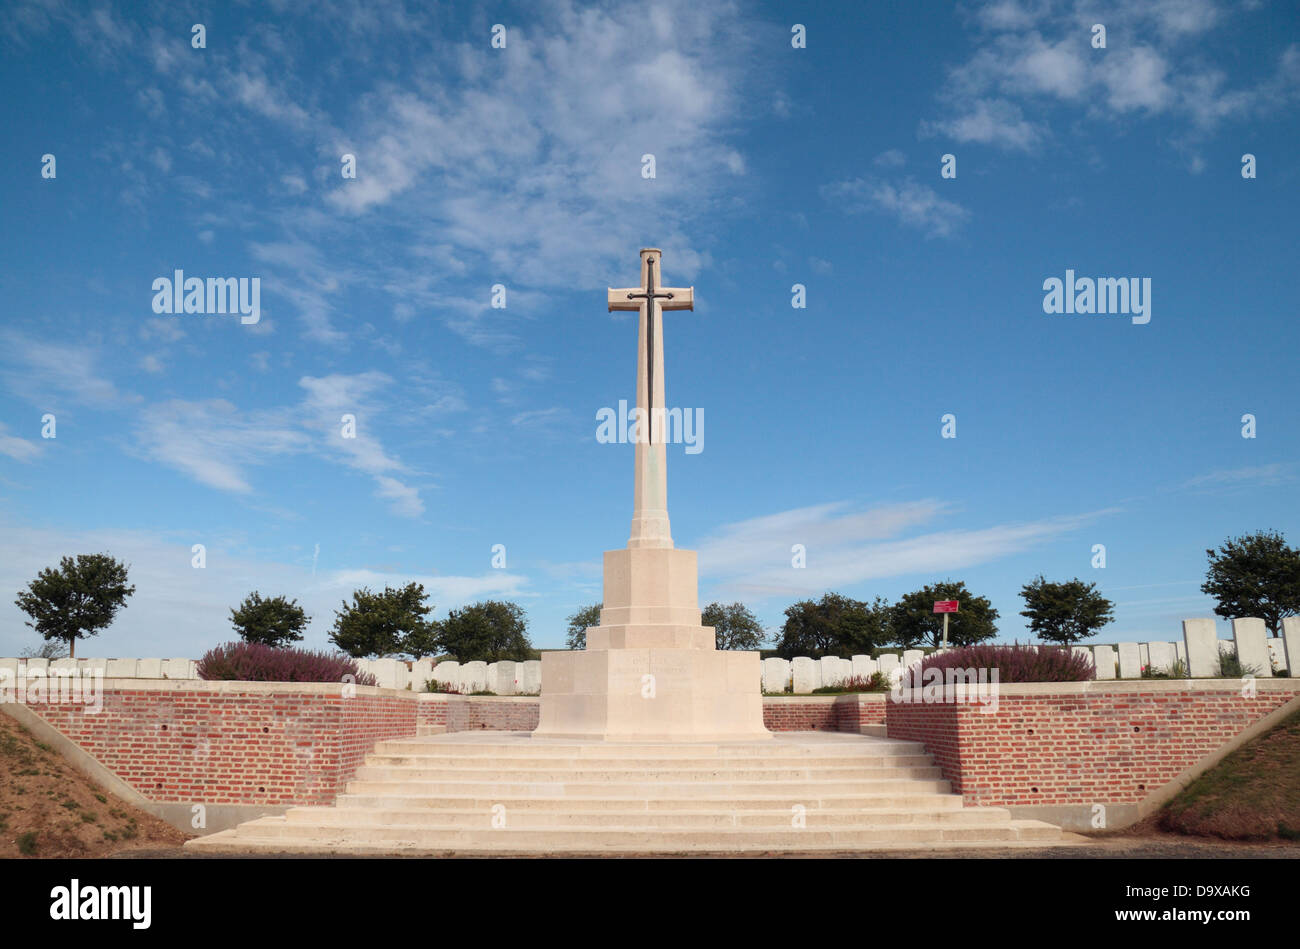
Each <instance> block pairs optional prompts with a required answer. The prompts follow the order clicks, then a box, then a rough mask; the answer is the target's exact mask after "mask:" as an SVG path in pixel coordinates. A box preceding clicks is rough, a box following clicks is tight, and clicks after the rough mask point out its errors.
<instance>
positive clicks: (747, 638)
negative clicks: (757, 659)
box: [700, 603, 767, 650]
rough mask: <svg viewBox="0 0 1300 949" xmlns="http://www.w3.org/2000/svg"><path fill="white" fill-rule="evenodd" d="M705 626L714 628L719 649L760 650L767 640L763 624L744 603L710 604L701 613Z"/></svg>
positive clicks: (702, 623) (702, 622) (701, 619)
mask: <svg viewBox="0 0 1300 949" xmlns="http://www.w3.org/2000/svg"><path fill="white" fill-rule="evenodd" d="M700 622H701V625H703V626H712V627H713V634H714V640H715V641H716V645H717V648H718V649H749V650H754V649H760V648H762V646H763V641H764V640H765V639H766V638H767V637H766V636H765V635H764V633H763V624H762V623H760V622H759V621H758V617H757V616H755V615H754V614H753V613H751V612H750V611H749V608H748V607H747V606H745V604H744V603H731V604H726V605H724V604H722V603H710V604H709V605H708V606H706V607H705V608H704V609H703V610H702V611H701V613H700Z"/></svg>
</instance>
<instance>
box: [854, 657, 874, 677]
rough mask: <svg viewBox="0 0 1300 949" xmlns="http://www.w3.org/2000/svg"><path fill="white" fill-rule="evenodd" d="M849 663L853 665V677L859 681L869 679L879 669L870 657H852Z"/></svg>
mask: <svg viewBox="0 0 1300 949" xmlns="http://www.w3.org/2000/svg"><path fill="white" fill-rule="evenodd" d="M850 662H852V663H853V675H854V676H855V677H856V678H859V679H870V678H871V677H872V676H873V675H875V674H876V670H877V669H878V668H880V667H879V666H877V665H876V660H874V659H872V658H871V657H870V656H854V657H853V658H852V659H851V660H850Z"/></svg>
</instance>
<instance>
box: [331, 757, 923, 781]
mask: <svg viewBox="0 0 1300 949" xmlns="http://www.w3.org/2000/svg"><path fill="white" fill-rule="evenodd" d="M942 777H943V772H942V771H941V770H940V769H939V768H937V767H935V766H934V765H927V766H924V767H921V766H915V765H909V766H906V767H894V766H891V765H879V766H876V767H868V768H863V767H856V766H855V767H848V768H840V767H829V766H823V767H819V768H795V767H759V766H758V764H757V763H755V764H752V765H750V766H748V767H746V766H743V765H741V766H719V767H717V768H710V769H696V768H627V767H624V768H576V767H575V768H553V767H547V768H521V769H518V770H516V769H511V768H499V769H498V768H493V767H489V766H487V763H486V762H484V765H483V766H481V767H479V768H475V769H469V768H425V767H418V768H417V767H411V766H410V765H406V766H377V765H362V766H361V767H359V768H357V770H356V775H355V776H354V780H357V781H431V782H434V781H446V780H454V781H492V782H496V783H505V784H524V783H533V782H537V781H561V782H564V783H565V784H581V783H592V782H602V783H608V784H611V785H622V784H627V783H629V782H631V783H637V782H645V781H664V782H667V783H680V782H687V781H689V782H692V783H695V782H716V781H730V782H736V781H764V782H766V781H857V780H867V779H883V778H942Z"/></svg>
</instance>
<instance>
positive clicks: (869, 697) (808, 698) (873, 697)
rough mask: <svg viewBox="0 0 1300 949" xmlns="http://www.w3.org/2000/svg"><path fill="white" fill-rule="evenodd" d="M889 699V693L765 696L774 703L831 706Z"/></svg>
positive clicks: (764, 699)
mask: <svg viewBox="0 0 1300 949" xmlns="http://www.w3.org/2000/svg"><path fill="white" fill-rule="evenodd" d="M887 698H889V693H888V692H846V693H844V694H842V695H800V694H798V693H796V694H794V695H791V694H789V693H785V694H782V695H764V696H763V701H764V702H767V701H769V700H770V701H773V702H799V703H807V702H812V703H815V704H828V705H829V704H831V703H833V702H845V701H851V700H853V699H857V700H858V701H860V702H883V701H885V699H887Z"/></svg>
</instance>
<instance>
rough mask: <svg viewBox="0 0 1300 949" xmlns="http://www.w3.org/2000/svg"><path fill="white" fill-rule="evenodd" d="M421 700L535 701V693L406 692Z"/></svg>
mask: <svg viewBox="0 0 1300 949" xmlns="http://www.w3.org/2000/svg"><path fill="white" fill-rule="evenodd" d="M406 694H407V695H414V696H415V697H416V698H417V699H419V701H421V702H450V701H452V700H453V699H467V700H472V701H474V702H506V703H509V702H536V701H537V700H538V699H539V698H541V696H537V695H456V694H455V693H452V692H407V693H406Z"/></svg>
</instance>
